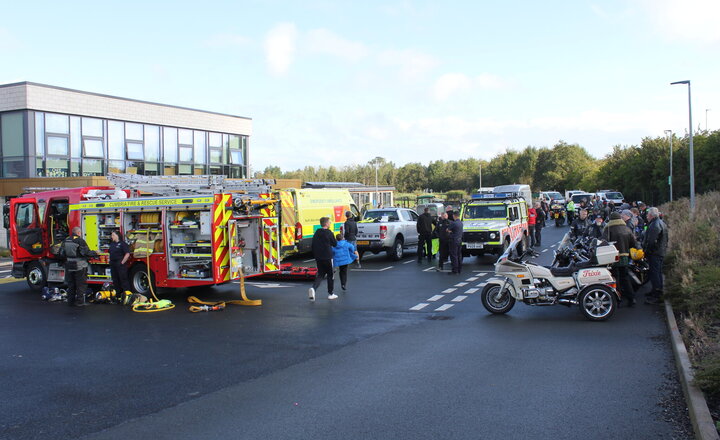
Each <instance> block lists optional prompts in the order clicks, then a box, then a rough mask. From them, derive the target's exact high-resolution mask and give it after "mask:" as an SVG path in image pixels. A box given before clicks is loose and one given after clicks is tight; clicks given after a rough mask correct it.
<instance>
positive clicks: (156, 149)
mask: <svg viewBox="0 0 720 440" xmlns="http://www.w3.org/2000/svg"><path fill="white" fill-rule="evenodd" d="M145 160H148V161H157V160H160V127H158V126H157V125H146V126H145Z"/></svg>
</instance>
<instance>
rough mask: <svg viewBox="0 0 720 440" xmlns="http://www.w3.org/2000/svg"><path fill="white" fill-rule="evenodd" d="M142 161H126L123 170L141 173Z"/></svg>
mask: <svg viewBox="0 0 720 440" xmlns="http://www.w3.org/2000/svg"><path fill="white" fill-rule="evenodd" d="M143 164H144V163H143V162H127V163H126V164H125V165H126V166H125V172H126V173H128V174H143V172H144V171H145V167H143Z"/></svg>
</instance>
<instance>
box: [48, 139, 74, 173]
mask: <svg viewBox="0 0 720 440" xmlns="http://www.w3.org/2000/svg"><path fill="white" fill-rule="evenodd" d="M48 146H49V145H48ZM69 168H70V162H69V161H68V160H67V159H57V158H50V159H47V160H46V161H45V170H46V176H47V177H68V176H69V175H70V174H69Z"/></svg>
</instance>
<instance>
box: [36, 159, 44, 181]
mask: <svg viewBox="0 0 720 440" xmlns="http://www.w3.org/2000/svg"><path fill="white" fill-rule="evenodd" d="M35 175H36V176H37V177H45V161H44V160H42V159H41V158H37V159H35Z"/></svg>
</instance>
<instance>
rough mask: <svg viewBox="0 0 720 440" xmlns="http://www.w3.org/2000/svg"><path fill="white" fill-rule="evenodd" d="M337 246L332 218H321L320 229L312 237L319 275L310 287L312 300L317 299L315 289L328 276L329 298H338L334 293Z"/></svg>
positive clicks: (309, 294)
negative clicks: (334, 252)
mask: <svg viewBox="0 0 720 440" xmlns="http://www.w3.org/2000/svg"><path fill="white" fill-rule="evenodd" d="M335 246H337V240H336V239H335V236H334V235H333V233H332V231H331V230H330V218H328V217H322V218H320V229H318V230H317V231H315V235H313V239H312V251H313V256H314V257H315V265H316V266H317V275H316V276H315V282H314V283H313V285H312V287H311V288H309V289H308V297H309V298H310V301H315V290H316V289H317V288H318V287H320V283H322V280H323V278H325V277H327V285H328V299H337V297H338V296H337V295H335V294H334V293H333V287H334V286H333V284H334V281H335V280H334V278H333V248H334V247H335Z"/></svg>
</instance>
